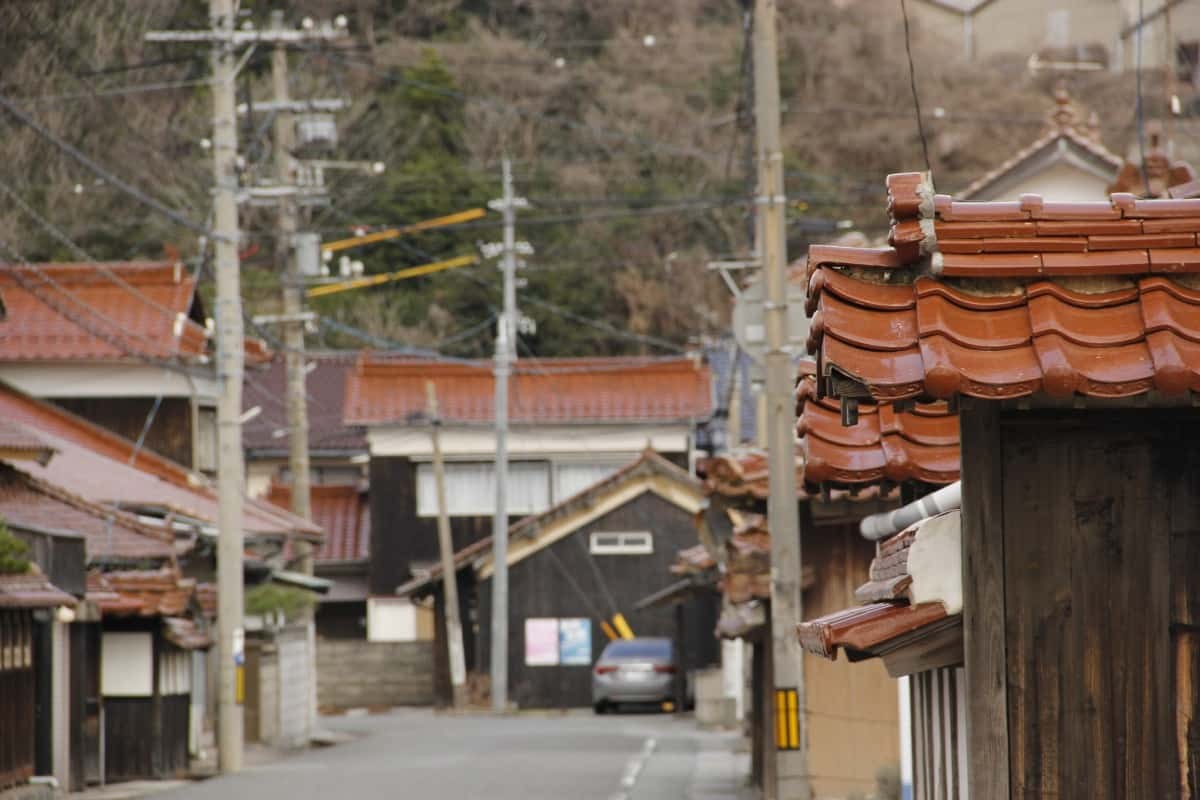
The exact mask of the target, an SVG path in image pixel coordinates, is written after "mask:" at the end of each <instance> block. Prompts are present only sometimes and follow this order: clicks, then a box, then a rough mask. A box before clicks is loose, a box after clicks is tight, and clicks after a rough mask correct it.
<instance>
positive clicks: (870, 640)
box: [796, 602, 946, 659]
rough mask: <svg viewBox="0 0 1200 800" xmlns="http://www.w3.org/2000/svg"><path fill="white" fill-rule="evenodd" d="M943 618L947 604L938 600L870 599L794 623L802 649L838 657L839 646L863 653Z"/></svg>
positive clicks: (816, 653) (820, 654)
mask: <svg viewBox="0 0 1200 800" xmlns="http://www.w3.org/2000/svg"><path fill="white" fill-rule="evenodd" d="M945 618H946V607H945V606H943V605H942V604H941V603H936V602H935V603H922V604H921V605H918V606H910V605H907V604H901V603H871V604H870V605H865V606H858V607H857V608H847V609H844V610H842V611H835V612H834V613H832V614H827V615H825V616H823V617H818V618H817V619H814V620H810V621H808V622H802V623H800V624H799V625H797V626H796V633H797V635H798V636H799V638H800V646H801V647H803V648H804V649H805V650H807V651H808V652H810V653H812V654H814V655H818V656H824V657H825V658H831V659H833V658H837V651H838V648H839V647H841V648H845V649H846V650H848V651H853V652H854V653H856V654H860V653H861V654H865V653H868V652H870V651H871V650H872V648H875V647H877V646H879V645H880V644H883V643H884V642H887V641H889V640H891V639H895V638H896V637H898V636H902V635H904V634H906V633H909V632H911V631H915V630H917V629H918V628H923V627H925V626H926V625H929V624H931V623H934V622H937V621H938V620H942V619H945Z"/></svg>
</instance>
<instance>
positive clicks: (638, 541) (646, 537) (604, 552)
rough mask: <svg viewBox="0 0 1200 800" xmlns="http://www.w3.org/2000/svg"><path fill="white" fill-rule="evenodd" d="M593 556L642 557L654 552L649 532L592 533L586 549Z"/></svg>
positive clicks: (652, 538) (652, 540) (652, 539)
mask: <svg viewBox="0 0 1200 800" xmlns="http://www.w3.org/2000/svg"><path fill="white" fill-rule="evenodd" d="M588 550H589V552H590V553H591V554H592V555H594V556H644V555H649V554H650V553H653V552H654V537H653V536H652V535H651V533H650V531H616V532H613V533H608V532H604V533H599V532H598V533H593V534H592V536H591V544H590V546H589V548H588Z"/></svg>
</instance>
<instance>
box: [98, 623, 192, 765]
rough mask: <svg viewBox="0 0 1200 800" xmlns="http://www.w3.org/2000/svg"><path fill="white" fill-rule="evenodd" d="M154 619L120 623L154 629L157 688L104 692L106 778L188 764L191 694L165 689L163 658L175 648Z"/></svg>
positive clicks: (124, 627)
mask: <svg viewBox="0 0 1200 800" xmlns="http://www.w3.org/2000/svg"><path fill="white" fill-rule="evenodd" d="M157 622H158V620H157V619H155V620H154V621H153V622H141V621H132V622H123V623H121V624H119V625H114V627H117V628H119V629H125V630H137V629H139V628H140V629H142V630H144V629H145V628H147V627H148V628H150V629H151V630H152V631H153V632H154V650H153V652H154V662H155V663H154V673H153V676H154V686H153V688H154V693H153V694H152V695H151V696H149V697H105V698H104V779H105V781H106V782H115V781H129V780H158V779H164V778H176V777H181V776H183V775H184V774H186V772H187V770H188V767H189V756H188V718H189V714H190V708H191V695H190V694H176V695H165V694H162V689H161V687H160V686H159V667H158V664H159V661H160V659H161V658H162V657H163V655H164V654H166V653H167V652H171V651H176V652H177V650H176V648H175V647H174V646H173V645H171V644H169V643H167V641H166V640H165V639H164V638H163V637H162V634H161V632H160V631H159V629H158V627H157V625H156V624H155V623H157Z"/></svg>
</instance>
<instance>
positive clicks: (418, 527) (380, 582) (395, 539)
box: [368, 456, 519, 595]
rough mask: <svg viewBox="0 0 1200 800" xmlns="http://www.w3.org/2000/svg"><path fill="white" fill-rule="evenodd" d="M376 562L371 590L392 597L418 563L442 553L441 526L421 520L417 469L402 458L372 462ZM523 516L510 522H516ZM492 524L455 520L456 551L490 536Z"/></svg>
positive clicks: (452, 529) (370, 573)
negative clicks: (439, 548) (438, 529)
mask: <svg viewBox="0 0 1200 800" xmlns="http://www.w3.org/2000/svg"><path fill="white" fill-rule="evenodd" d="M370 479H371V487H372V492H371V543H370V548H371V558H370V565H369V567H368V589H369V591H370V593H371V594H373V595H376V594H377V595H392V594H394V593H395V591H396V587H397V586H399V585H400V584H402V583H404V581H406V580H408V579H409V578H410V577H411V568H412V566H413V564H415V563H432V562H434V561H437V560H438V558H440V554H439V553H438V538H437V520H436V519H434V518H433V517H419V516H417V465H416V464H415V463H414V462H413V461H412V460H410V459H408V458H404V457H400V456H385V457H380V458H372V459H371V465H370ZM518 519H519V517H518V516H515V515H514V516H510V517H509V522H516V521H517V520H518ZM491 534H492V518H491V517H490V516H489V517H451V518H450V535H451V539H452V540H453V542H454V549H455V551H458V550H461V549H462V548H464V547H466V546H467V545H469V544H474V543H475V542H477V541H479V540H480V539H483V538H484V537H487V536H491Z"/></svg>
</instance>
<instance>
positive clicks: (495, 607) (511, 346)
mask: <svg viewBox="0 0 1200 800" xmlns="http://www.w3.org/2000/svg"><path fill="white" fill-rule="evenodd" d="M503 177H504V180H503V183H504V196H503V197H502V198H501V199H499V200H492V201H490V202H489V203H488V207H489V208H492V209H496V210H499V211H500V212H501V214H503V216H504V248H503V251H502V253H503V258H502V260H501V264H500V268H501V271H502V273H503V275H504V309H503V311H501V313H500V319H498V320H497V321H496V362H495V369H494V372H493V374H494V375H495V380H496V403H495V405H496V408H495V417H496V512H495V514H494V515H493V517H492V563H493V564H494V565H495V571H494V572H493V573H492V629H491V642H492V663H491V684H492V711H494V712H496V713H498V714H502V713H504V712H505V711H507V710H508V378H509V375H510V373H511V372H512V363H513V361H515V360H516V349H517V348H516V336H517V284H516V272H517V242H516V236H517V234H516V219H517V209H518V208H527V207H528V205H529V204H528V202H526V200H525V198H523V197H514V196H513V185H512V163H511V162H510V161H509V160H508V158H505V159H504V162H503Z"/></svg>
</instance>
